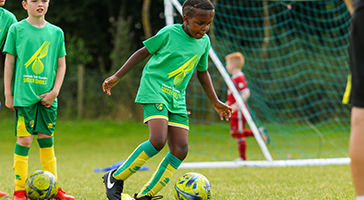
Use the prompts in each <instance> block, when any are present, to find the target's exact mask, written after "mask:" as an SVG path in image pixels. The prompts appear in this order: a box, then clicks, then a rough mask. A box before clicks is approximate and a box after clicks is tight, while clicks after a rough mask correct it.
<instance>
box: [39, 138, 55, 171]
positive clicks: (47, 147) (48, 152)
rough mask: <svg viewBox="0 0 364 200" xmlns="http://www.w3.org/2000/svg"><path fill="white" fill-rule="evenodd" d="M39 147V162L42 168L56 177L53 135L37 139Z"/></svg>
mask: <svg viewBox="0 0 364 200" xmlns="http://www.w3.org/2000/svg"><path fill="white" fill-rule="evenodd" d="M37 141H38V144H39V147H40V151H39V152H40V162H41V163H42V167H43V170H45V171H49V172H51V173H52V174H53V175H54V176H55V177H56V178H57V159H56V156H55V154H54V145H53V144H54V139H53V137H49V138H41V139H37Z"/></svg>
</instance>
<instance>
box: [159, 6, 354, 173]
mask: <svg viewBox="0 0 364 200" xmlns="http://www.w3.org/2000/svg"><path fill="white" fill-rule="evenodd" d="M182 3H183V0H165V16H166V22H167V24H171V23H182V18H181V4H182ZM213 3H214V5H215V7H216V13H215V18H214V21H213V24H212V26H211V27H210V32H209V36H210V38H211V43H212V50H211V52H210V56H211V62H210V63H209V65H210V66H209V72H210V74H211V76H212V79H213V83H214V87H215V90H216V92H217V94H218V96H219V98H220V99H221V100H223V101H226V99H227V88H228V87H233V85H232V86H231V84H232V82H231V80H230V79H229V75H228V74H227V72H226V70H225V69H224V66H225V59H224V57H225V55H227V54H229V53H233V52H237V51H238V52H241V53H243V55H244V57H245V65H244V68H243V72H244V74H245V76H246V78H247V81H248V86H249V88H250V91H251V96H250V98H249V99H248V101H247V103H248V106H249V111H250V112H247V111H246V110H245V111H244V110H243V112H244V115H245V117H246V118H247V119H249V118H251V120H248V122H249V123H248V124H247V125H246V126H247V127H246V128H249V126H250V128H251V129H252V130H253V132H254V135H255V136H256V137H248V138H246V140H247V160H248V161H244V162H233V160H234V159H236V158H237V157H238V149H237V144H236V140H235V139H234V138H232V137H231V136H230V126H229V122H226V121H220V119H219V117H218V115H217V114H216V112H215V111H214V110H213V109H212V106H211V105H210V103H209V101H208V99H207V97H205V95H204V92H203V90H202V88H201V87H200V84H199V82H198V80H197V79H196V78H195V77H194V78H193V79H191V82H190V85H189V87H188V89H187V105H188V111H189V112H190V115H189V118H190V135H189V149H190V151H189V156H188V157H187V160H186V163H184V165H182V167H239V166H263V167H264V166H301V165H325V164H347V163H349V162H350V159H349V158H348V140H349V134H350V106H347V105H343V104H342V102H341V98H342V95H343V93H344V90H345V85H346V80H347V78H346V77H347V74H348V73H349V68H348V53H347V48H348V44H349V27H350V20H351V17H350V14H349V12H348V11H347V8H346V6H345V3H344V1H342V0H326V1H252V0H241V1H240V0H239V1H237V0H215V1H213ZM226 77H227V78H226ZM231 90H233V92H234V91H235V92H236V93H234V94H235V95H234V96H235V98H236V99H237V100H238V103H239V105H240V108H241V109H244V106H242V104H243V103H242V99H241V98H240V100H239V99H238V98H239V97H238V96H239V95H238V94H237V91H236V89H235V88H231ZM249 113H250V114H249ZM246 114H247V115H246ZM261 126H263V127H265V128H266V130H267V132H268V134H269V137H270V144H269V145H265V143H264V142H263V140H262V139H261V137H260V136H259V133H258V130H257V127H261ZM188 162H192V163H188ZM197 162H199V163H197Z"/></svg>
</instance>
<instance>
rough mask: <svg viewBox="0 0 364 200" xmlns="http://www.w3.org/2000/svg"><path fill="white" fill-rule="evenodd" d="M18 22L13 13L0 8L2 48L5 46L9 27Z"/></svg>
mask: <svg viewBox="0 0 364 200" xmlns="http://www.w3.org/2000/svg"><path fill="white" fill-rule="evenodd" d="M15 22H17V20H16V17H15V15H14V14H13V13H11V12H9V11H8V10H6V9H5V8H3V7H0V48H1V47H2V46H3V44H4V41H5V38H6V35H7V33H8V30H9V27H10V26H11V25H12V24H14V23H15Z"/></svg>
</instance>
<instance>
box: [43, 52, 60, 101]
mask: <svg viewBox="0 0 364 200" xmlns="http://www.w3.org/2000/svg"><path fill="white" fill-rule="evenodd" d="M65 74H66V57H65V56H63V57H60V58H58V59H57V75H56V78H55V80H54V84H53V89H52V91H50V92H47V93H45V94H42V95H40V96H39V97H43V99H41V100H40V103H41V104H42V105H44V106H45V107H46V108H49V107H51V105H52V103H53V101H54V99H56V97H57V96H58V94H59V91H60V90H61V87H62V84H63V79H64V76H65Z"/></svg>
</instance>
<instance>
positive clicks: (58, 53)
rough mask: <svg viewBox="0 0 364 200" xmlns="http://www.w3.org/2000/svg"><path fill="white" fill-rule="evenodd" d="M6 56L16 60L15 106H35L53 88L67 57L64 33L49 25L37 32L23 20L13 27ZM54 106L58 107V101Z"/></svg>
mask: <svg viewBox="0 0 364 200" xmlns="http://www.w3.org/2000/svg"><path fill="white" fill-rule="evenodd" d="M4 53H9V54H12V55H13V56H15V57H16V58H15V68H14V76H13V81H12V92H13V96H14V106H19V107H27V106H31V105H33V104H35V103H37V102H39V101H40V99H41V98H39V97H38V96H39V95H41V94H44V93H47V92H50V91H51V90H52V88H53V84H54V80H55V78H56V74H57V61H58V58H60V57H63V56H65V55H66V48H65V44H64V35H63V31H62V29H60V28H59V27H57V26H54V25H52V24H50V23H48V22H47V24H46V25H45V26H44V27H43V28H37V27H34V26H32V25H31V24H29V23H28V22H27V21H26V20H22V21H20V22H18V23H15V24H13V25H12V26H11V27H10V29H9V33H8V38H7V39H6V42H5V46H4ZM53 105H54V106H57V99H55V100H54V102H53Z"/></svg>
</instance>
